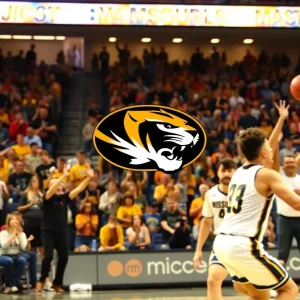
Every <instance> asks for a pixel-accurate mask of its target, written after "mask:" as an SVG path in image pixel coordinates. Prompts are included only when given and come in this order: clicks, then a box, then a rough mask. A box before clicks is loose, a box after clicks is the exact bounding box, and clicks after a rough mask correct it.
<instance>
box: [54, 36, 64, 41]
mask: <svg viewBox="0 0 300 300" xmlns="http://www.w3.org/2000/svg"><path fill="white" fill-rule="evenodd" d="M55 39H56V40H58V41H64V40H65V39H66V37H65V36H56V37H55Z"/></svg>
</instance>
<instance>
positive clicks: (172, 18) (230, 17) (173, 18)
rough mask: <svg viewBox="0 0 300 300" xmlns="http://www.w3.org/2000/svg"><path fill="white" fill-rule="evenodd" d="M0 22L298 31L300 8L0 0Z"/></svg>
mask: <svg viewBox="0 0 300 300" xmlns="http://www.w3.org/2000/svg"><path fill="white" fill-rule="evenodd" d="M0 23H1V24H3V23H7V24H57V25H123V26H128V25H129V26H192V27H195V26H202V27H265V28H274V27H277V28H299V27H300V7H267V6H215V5H211V6H206V5H157V4H151V5H147V4H90V3H51V2H9V1H4V2H2V1H1V2H0Z"/></svg>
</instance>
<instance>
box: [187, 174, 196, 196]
mask: <svg viewBox="0 0 300 300" xmlns="http://www.w3.org/2000/svg"><path fill="white" fill-rule="evenodd" d="M189 184H193V185H196V184H197V178H196V176H195V175H194V174H191V175H190V178H189ZM187 193H188V195H191V196H194V195H195V189H193V188H188V190H187Z"/></svg>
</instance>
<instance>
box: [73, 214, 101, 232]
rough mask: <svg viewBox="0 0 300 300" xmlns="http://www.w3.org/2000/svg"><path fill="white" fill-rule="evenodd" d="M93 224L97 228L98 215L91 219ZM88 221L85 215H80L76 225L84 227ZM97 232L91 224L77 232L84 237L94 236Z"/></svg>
mask: <svg viewBox="0 0 300 300" xmlns="http://www.w3.org/2000/svg"><path fill="white" fill-rule="evenodd" d="M90 218H91V222H92V224H93V226H95V227H97V226H98V223H99V221H98V216H97V215H92V216H91V217H90ZM86 221H87V216H86V215H84V214H78V215H77V216H76V219H75V224H76V225H83V224H85V223H86ZM95 233H96V231H94V229H93V227H92V226H91V224H90V223H88V224H86V225H85V226H84V227H83V228H82V229H81V230H78V229H77V231H76V234H77V235H84V236H94V235H95Z"/></svg>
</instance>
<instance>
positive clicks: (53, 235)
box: [37, 165, 94, 293]
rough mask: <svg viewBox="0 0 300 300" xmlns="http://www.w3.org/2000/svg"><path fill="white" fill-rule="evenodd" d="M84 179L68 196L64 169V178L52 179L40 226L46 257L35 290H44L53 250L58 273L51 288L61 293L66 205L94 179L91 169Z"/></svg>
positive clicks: (65, 239) (66, 170)
mask: <svg viewBox="0 0 300 300" xmlns="http://www.w3.org/2000/svg"><path fill="white" fill-rule="evenodd" d="M86 175H87V177H86V178H85V179H84V180H83V181H82V182H81V183H80V184H79V185H78V186H77V187H76V188H75V189H73V190H72V191H71V192H65V190H64V184H63V181H64V179H65V178H66V177H68V176H69V171H68V167H67V165H65V167H64V174H63V175H62V176H61V177H60V178H59V179H52V180H51V181H50V184H49V189H48V191H47V193H46V195H45V196H44V201H43V202H44V203H43V210H44V218H43V223H42V237H43V244H44V248H45V257H44V259H43V262H42V270H41V278H40V281H39V283H38V284H37V290H38V291H39V292H41V291H42V290H43V287H44V284H45V280H46V278H47V277H48V275H49V272H50V266H51V262H52V260H53V251H54V249H56V251H57V255H58V262H57V269H56V275H55V279H54V281H53V286H52V288H53V289H54V290H55V291H56V292H57V293H63V292H64V290H63V289H62V283H63V276H64V272H65V268H66V266H67V263H68V251H69V249H68V241H67V226H68V225H67V224H68V223H67V212H68V203H69V202H70V201H71V200H73V199H74V198H75V197H76V196H77V195H78V194H79V193H81V192H82V191H83V190H84V189H85V188H86V187H87V185H88V184H89V182H90V180H91V178H92V177H93V176H94V171H93V169H92V168H91V167H90V166H88V168H87V171H86Z"/></svg>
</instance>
